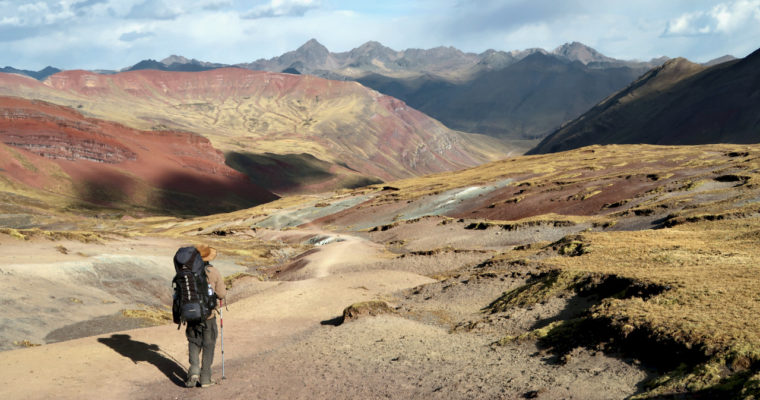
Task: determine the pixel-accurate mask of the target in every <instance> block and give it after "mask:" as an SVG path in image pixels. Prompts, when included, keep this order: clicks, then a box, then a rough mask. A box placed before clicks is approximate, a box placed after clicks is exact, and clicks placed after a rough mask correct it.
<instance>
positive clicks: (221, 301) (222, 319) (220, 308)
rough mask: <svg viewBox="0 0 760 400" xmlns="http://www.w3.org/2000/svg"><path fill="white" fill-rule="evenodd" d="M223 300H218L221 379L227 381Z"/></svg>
mask: <svg viewBox="0 0 760 400" xmlns="http://www.w3.org/2000/svg"><path fill="white" fill-rule="evenodd" d="M222 308H224V300H222V299H219V326H220V327H221V328H222V379H227V377H226V376H224V311H223V310H222Z"/></svg>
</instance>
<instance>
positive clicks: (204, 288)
mask: <svg viewBox="0 0 760 400" xmlns="http://www.w3.org/2000/svg"><path fill="white" fill-rule="evenodd" d="M174 270H175V271H176V275H175V276H174V279H173V280H172V286H173V287H174V302H173V303H172V317H173V319H174V323H175V324H178V326H177V329H179V325H181V324H183V323H190V324H193V323H199V322H203V321H205V320H206V319H208V317H209V316H210V315H211V313H212V312H213V311H214V309H215V308H216V293H214V290H213V288H212V287H211V285H209V284H208V279H207V277H206V268H205V263H204V262H203V258H202V257H201V255H200V253H199V252H198V250H197V249H196V248H195V247H192V246H191V247H182V248H180V249H179V250H177V253H176V254H175V255H174Z"/></svg>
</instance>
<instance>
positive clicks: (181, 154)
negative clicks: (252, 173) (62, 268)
mask: <svg viewBox="0 0 760 400" xmlns="http://www.w3.org/2000/svg"><path fill="white" fill-rule="evenodd" d="M0 142H1V144H0V154H4V155H5V157H3V159H2V161H0V168H1V169H0V177H1V178H2V182H0V183H2V184H1V185H0V187H2V188H3V189H4V190H6V191H10V192H19V191H32V192H35V191H36V192H37V196H40V197H42V198H45V197H51V196H59V197H60V198H59V199H57V200H54V201H49V203H50V204H55V205H56V206H57V207H73V208H74V209H78V208H83V209H88V208H93V207H96V208H97V207H115V208H122V209H131V208H138V209H142V210H145V211H149V212H161V213H170V214H174V213H179V214H193V215H201V214H209V213H214V212H221V211H231V210H236V209H240V208H246V207H250V206H253V205H256V204H261V203H264V202H267V201H271V200H274V199H276V198H277V196H275V195H274V194H272V193H271V192H269V191H267V190H265V189H263V188H261V187H259V186H257V185H255V184H253V183H252V182H250V181H249V179H248V178H247V177H246V176H245V175H243V174H241V173H239V172H237V171H235V170H233V169H232V168H230V167H228V166H226V165H225V164H224V156H223V154H222V153H221V152H220V151H219V150H216V149H215V148H214V147H213V146H212V145H211V143H210V142H209V140H208V139H205V138H203V137H201V136H198V135H196V134H192V133H187V132H176V131H158V132H156V131H154V132H149V131H139V130H135V129H131V128H127V127H125V126H123V125H119V124H116V123H112V122H107V121H102V120H98V119H94V118H86V117H84V116H83V115H82V114H80V113H79V112H77V111H75V110H73V109H70V108H68V107H62V106H57V105H54V104H51V103H47V102H43V101H29V100H24V99H19V98H12V97H0Z"/></svg>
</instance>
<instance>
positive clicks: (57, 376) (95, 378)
mask: <svg viewBox="0 0 760 400" xmlns="http://www.w3.org/2000/svg"><path fill="white" fill-rule="evenodd" d="M342 236H343V235H342ZM343 237H344V238H345V239H346V240H345V241H342V242H333V243H330V244H327V245H325V246H322V247H321V248H320V251H318V252H316V253H315V255H314V257H313V259H311V260H309V264H313V265H310V266H309V265H307V267H309V268H312V271H313V273H314V275H315V276H320V277H315V278H311V279H307V280H301V281H293V282H282V283H279V284H273V283H271V282H265V283H262V285H266V287H264V289H263V290H261V291H259V292H258V293H257V294H254V295H253V296H251V297H249V298H246V299H243V300H240V301H238V302H235V303H233V304H232V305H230V306H229V310H228V311H226V312H225V314H224V317H225V318H224V319H225V331H224V333H225V338H224V339H225V358H226V362H229V363H230V364H237V363H243V364H244V363H245V362H246V360H249V359H250V358H251V357H252V356H253V355H254V354H260V353H261V352H264V351H269V350H271V349H274V348H277V347H280V346H282V345H284V344H287V343H288V342H289V341H291V340H292V339H291V338H293V337H296V336H297V335H299V334H300V333H302V332H305V331H307V330H310V329H314V328H315V327H319V326H320V322H322V321H326V320H330V319H332V318H334V317H336V316H338V315H339V314H340V312H341V311H342V310H343V308H344V307H346V306H347V305H349V304H352V303H355V302H358V301H364V300H368V299H373V298H382V297H383V296H384V295H385V294H387V293H390V292H394V291H397V290H401V289H404V288H409V287H414V286H417V285H420V284H423V283H428V282H431V281H432V280H430V279H429V278H426V277H422V276H420V275H417V274H413V273H409V272H398V271H363V272H355V273H341V272H340V266H341V265H346V264H350V263H351V262H352V261H353V262H356V263H360V262H363V260H365V259H366V258H367V257H369V258H372V257H382V255H381V254H380V250H381V249H380V248H379V247H376V246H374V245H372V244H371V243H368V242H366V241H364V240H361V239H355V238H353V237H345V236H343ZM333 266H335V268H336V269H335V270H333V269H332V267H333ZM127 335H128V336H127ZM186 346H187V344H186V340H185V339H184V332H182V331H177V330H176V327H175V326H160V327H154V328H145V329H137V330H132V331H127V332H122V333H119V334H109V335H103V336H99V337H88V338H82V339H77V340H73V341H68V342H61V343H55V344H51V345H46V346H41V347H36V348H29V349H22V350H14V351H8V352H3V353H0V370H2V371H3V373H2V374H0V387H2V388H3V393H5V394H6V397H7V398H13V399H15V398H25V399H48V398H59V399H74V398H76V399H83V398H112V399H113V398H136V397H147V398H167V397H168V398H173V397H174V394H175V393H176V395H178V396H179V395H187V390H186V389H184V388H180V387H179V386H177V384H178V383H180V380H181V379H183V378H184V370H183V367H185V366H186V365H187V364H186V354H187V350H186ZM217 346H219V341H218V342H217ZM220 363H221V357H220V354H219V352H217V359H216V363H215V364H216V367H215V377H219V376H220V375H221V370H220V367H219V365H220ZM172 382H174V383H172ZM234 385H247V383H246V381H243V380H226V381H225V386H234ZM146 390H147V391H146Z"/></svg>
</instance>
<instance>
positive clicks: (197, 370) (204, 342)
mask: <svg viewBox="0 0 760 400" xmlns="http://www.w3.org/2000/svg"><path fill="white" fill-rule="evenodd" d="M185 336H187V344H188V355H189V358H190V370H189V371H188V376H191V375H200V378H201V379H200V380H201V384H204V383H209V382H211V364H213V363H214V347H216V336H217V328H216V317H214V318H211V319H208V320H206V321H205V322H201V323H198V324H193V325H190V324H188V325H187V328H186V329H185ZM201 352H203V362H200V360H199V359H200V353H201Z"/></svg>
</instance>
